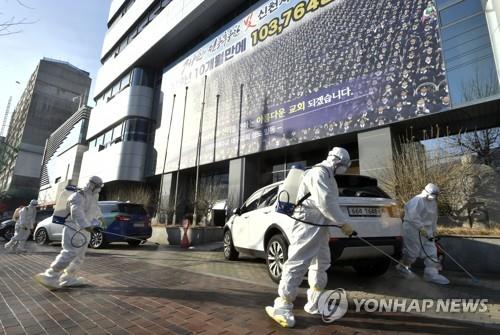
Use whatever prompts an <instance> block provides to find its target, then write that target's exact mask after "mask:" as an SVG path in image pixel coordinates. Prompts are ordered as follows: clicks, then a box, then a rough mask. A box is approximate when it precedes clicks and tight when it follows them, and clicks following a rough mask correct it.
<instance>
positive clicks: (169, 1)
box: [161, 0, 172, 8]
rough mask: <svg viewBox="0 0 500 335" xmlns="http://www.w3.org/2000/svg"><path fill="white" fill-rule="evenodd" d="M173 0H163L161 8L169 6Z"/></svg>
mask: <svg viewBox="0 0 500 335" xmlns="http://www.w3.org/2000/svg"><path fill="white" fill-rule="evenodd" d="M171 2H172V0H162V2H161V8H165V7H167V6H168V4H169V3H171Z"/></svg>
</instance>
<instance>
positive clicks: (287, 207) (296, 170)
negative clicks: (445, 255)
mask: <svg viewBox="0 0 500 335" xmlns="http://www.w3.org/2000/svg"><path fill="white" fill-rule="evenodd" d="M313 168H322V169H325V171H326V172H327V173H328V176H329V177H330V178H331V173H330V171H329V170H328V169H327V168H326V167H323V166H321V165H315V166H313ZM304 173H305V171H304V169H303V168H302V167H301V166H292V168H291V169H290V172H288V175H287V176H286V178H285V181H284V182H283V185H282V186H280V189H279V191H278V202H277V204H276V208H275V211H276V212H278V213H281V214H284V215H286V216H288V217H290V218H292V219H293V220H295V221H299V222H301V223H305V224H308V225H311V226H316V227H335V228H340V229H342V226H341V225H336V224H324V225H323V224H318V223H314V222H309V221H305V220H301V219H299V218H296V217H294V216H293V213H294V211H295V209H296V208H297V207H299V206H301V205H302V203H303V202H304V201H305V200H306V199H307V198H309V197H310V196H311V193H307V194H305V195H304V196H303V197H302V198H300V199H298V200H296V199H297V196H298V190H299V186H300V184H301V182H302V179H303V178H304ZM291 199H295V200H293V202H292V200H291ZM353 236H354V237H356V238H357V239H359V240H361V241H362V242H363V243H365V244H366V245H368V246H370V247H372V248H374V249H375V250H377V251H378V252H380V253H381V254H382V255H384V256H386V257H388V258H389V259H390V260H392V261H394V262H395V263H397V264H399V265H401V266H402V267H404V268H405V269H406V270H407V271H409V272H411V270H410V268H409V267H408V266H406V265H404V264H403V263H401V262H400V261H398V260H397V259H396V258H394V257H393V256H391V255H389V254H388V253H387V252H385V251H384V250H382V249H381V248H379V247H377V246H376V245H374V244H372V243H370V242H369V241H367V240H366V239H364V238H363V237H361V236H359V235H358V233H357V232H356V231H353V232H352V234H351V235H349V238H351V237H353Z"/></svg>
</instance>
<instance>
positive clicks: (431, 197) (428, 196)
mask: <svg viewBox="0 0 500 335" xmlns="http://www.w3.org/2000/svg"><path fill="white" fill-rule="evenodd" d="M436 198H437V197H436V195H434V194H428V195H427V197H426V199H427V200H429V201H434V200H436Z"/></svg>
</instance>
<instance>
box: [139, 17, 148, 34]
mask: <svg viewBox="0 0 500 335" xmlns="http://www.w3.org/2000/svg"><path fill="white" fill-rule="evenodd" d="M148 23H149V21H148V18H147V17H145V18H143V19H142V20H141V22H140V23H139V25H138V26H137V32H138V33H140V32H141V31H143V30H144V28H146V26H147V25H148Z"/></svg>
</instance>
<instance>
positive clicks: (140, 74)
mask: <svg viewBox="0 0 500 335" xmlns="http://www.w3.org/2000/svg"><path fill="white" fill-rule="evenodd" d="M153 79H154V76H153V75H151V74H149V72H148V71H146V70H144V69H141V68H135V69H133V70H132V85H134V86H148V87H153Z"/></svg>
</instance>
